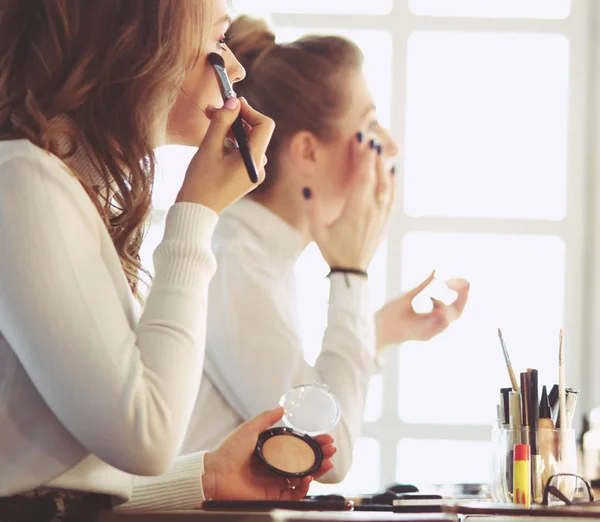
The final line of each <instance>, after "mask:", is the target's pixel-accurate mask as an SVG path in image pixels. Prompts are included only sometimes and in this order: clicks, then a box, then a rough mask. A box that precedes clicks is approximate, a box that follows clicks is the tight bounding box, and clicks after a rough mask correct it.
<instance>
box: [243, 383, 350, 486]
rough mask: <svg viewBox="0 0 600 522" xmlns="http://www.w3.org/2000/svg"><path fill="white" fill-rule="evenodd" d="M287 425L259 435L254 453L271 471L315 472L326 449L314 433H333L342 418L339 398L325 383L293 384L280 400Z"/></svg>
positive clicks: (297, 475) (298, 474)
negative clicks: (323, 448) (322, 447)
mask: <svg viewBox="0 0 600 522" xmlns="http://www.w3.org/2000/svg"><path fill="white" fill-rule="evenodd" d="M279 404H280V406H283V409H284V414H283V418H282V422H283V424H284V426H281V427H275V428H270V429H268V430H266V431H263V432H262V433H261V434H260V436H259V437H258V443H257V444H256V450H255V453H256V455H257V456H258V458H259V459H260V460H262V462H263V463H264V464H265V466H267V467H268V468H269V469H270V470H271V471H273V472H274V473H277V474H278V475H280V476H284V477H287V478H301V477H307V476H308V475H312V474H313V473H315V472H316V471H318V470H319V468H320V467H321V463H322V462H323V452H322V450H321V446H320V445H319V443H318V442H317V441H316V440H315V439H313V436H315V435H321V434H324V433H330V432H331V430H332V429H333V428H334V427H335V426H336V425H337V423H338V422H339V420H340V415H341V408H340V404H339V403H338V401H337V399H336V398H335V397H334V396H333V395H332V394H331V393H330V392H329V388H327V386H324V385H322V384H317V383H313V384H304V385H302V386H297V387H295V388H292V389H291V390H290V391H289V392H287V393H285V394H284V395H283V396H282V397H281V399H280V401H279Z"/></svg>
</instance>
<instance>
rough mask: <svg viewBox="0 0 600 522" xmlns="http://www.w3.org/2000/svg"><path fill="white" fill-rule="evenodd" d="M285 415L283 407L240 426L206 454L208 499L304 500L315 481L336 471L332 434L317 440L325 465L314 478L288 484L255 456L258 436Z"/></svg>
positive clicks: (205, 482) (204, 483)
mask: <svg viewBox="0 0 600 522" xmlns="http://www.w3.org/2000/svg"><path fill="white" fill-rule="evenodd" d="M282 416H283V408H276V409H274V410H270V411H267V412H264V413H262V414H260V415H258V416H257V417H255V418H254V419H252V420H249V421H248V422H245V423H244V424H242V425H241V426H239V427H238V428H237V429H236V430H235V431H234V432H232V433H231V435H229V437H227V438H226V439H225V440H224V441H223V443H222V444H221V445H220V446H219V447H218V448H217V449H216V450H214V451H211V452H210V453H208V454H207V455H206V457H205V461H204V467H205V475H204V477H203V479H202V482H203V485H204V491H205V496H206V499H207V500H208V499H212V500H300V499H302V498H304V497H305V496H306V494H307V492H308V488H309V486H310V483H311V481H312V480H313V478H319V477H320V476H322V475H324V474H325V473H327V472H328V471H330V470H331V469H332V468H333V463H332V462H331V457H332V456H333V455H334V453H335V451H336V448H335V446H334V445H333V438H332V437H331V436H330V435H319V436H318V437H315V439H316V441H317V442H318V443H319V444H320V445H321V448H322V450H323V464H322V465H321V469H320V470H319V472H318V473H316V474H315V475H314V476H312V477H305V478H303V479H289V483H288V481H287V480H286V479H285V478H284V477H280V476H278V475H276V474H275V473H273V472H271V471H269V470H268V469H267V468H266V467H265V466H264V464H263V463H262V462H260V461H259V460H258V458H256V457H255V455H254V448H255V447H256V443H257V441H258V436H259V435H260V434H261V433H262V432H263V431H265V430H267V429H269V428H270V427H271V426H272V425H273V424H275V423H276V422H277V421H279V420H280V419H281V417H282ZM290 486H292V487H293V489H292V487H290Z"/></svg>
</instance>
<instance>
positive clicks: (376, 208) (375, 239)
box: [305, 136, 395, 271]
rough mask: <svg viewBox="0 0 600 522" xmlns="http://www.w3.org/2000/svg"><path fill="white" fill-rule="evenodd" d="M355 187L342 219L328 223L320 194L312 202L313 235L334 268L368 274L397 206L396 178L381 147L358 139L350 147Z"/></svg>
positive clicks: (310, 206) (310, 200)
mask: <svg viewBox="0 0 600 522" xmlns="http://www.w3.org/2000/svg"><path fill="white" fill-rule="evenodd" d="M350 157H351V166H352V172H351V175H352V176H351V177H352V186H351V189H350V194H349V197H348V200H347V201H346V203H345V205H344V208H343V209H342V212H341V214H340V215H339V217H338V218H337V219H336V220H335V221H333V223H327V220H326V219H325V217H324V216H325V215H326V214H327V209H326V206H327V205H326V202H325V201H323V200H322V199H321V198H320V196H319V194H314V195H312V194H310V193H305V197H306V196H308V197H307V199H308V200H309V201H308V202H307V205H308V217H309V224H310V231H311V235H312V237H313V238H314V240H315V242H316V243H317V245H318V247H319V249H320V250H321V254H322V255H323V257H324V259H325V261H326V262H327V263H328V264H329V266H330V267H334V266H335V267H339V268H351V269H356V270H362V271H365V270H367V268H368V267H369V264H370V263H371V260H372V259H373V256H374V255H375V251H376V250H377V247H378V246H379V244H380V243H381V240H382V239H383V236H384V235H385V232H386V229H387V225H388V222H389V217H390V213H391V209H392V206H393V203H394V188H395V183H394V177H393V175H392V172H390V171H389V170H388V169H387V168H386V166H385V161H384V158H383V157H382V154H381V147H378V146H377V144H376V143H375V142H374V141H373V140H370V141H368V142H365V141H364V140H363V139H362V137H360V136H357V137H356V138H355V139H354V140H353V141H352V143H350Z"/></svg>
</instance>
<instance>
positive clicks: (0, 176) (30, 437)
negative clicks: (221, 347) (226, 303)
mask: <svg viewBox="0 0 600 522" xmlns="http://www.w3.org/2000/svg"><path fill="white" fill-rule="evenodd" d="M89 165H91V163H90V164H89ZM77 170H78V171H80V169H79V168H78V169H77ZM83 170H85V168H84V169H83ZM80 173H81V174H82V175H87V174H89V173H87V174H86V173H85V172H80ZM216 222H217V216H216V214H215V213H214V212H213V211H212V210H210V209H208V208H206V207H203V206H201V205H197V204H192V203H178V204H175V205H174V206H173V207H172V208H171V209H170V212H169V214H168V217H167V220H166V228H165V233H164V239H163V241H162V243H161V244H160V245H159V246H158V248H157V249H156V252H155V256H154V265H155V277H154V281H153V286H152V290H151V292H150V294H149V296H148V298H147V301H146V305H145V308H144V310H143V313H142V314H141V317H140V316H139V313H138V311H137V307H136V305H135V302H134V300H133V297H132V294H131V291H130V289H129V285H128V284H127V281H126V278H125V274H124V272H123V270H122V267H121V264H120V262H119V258H118V255H117V252H116V250H115V248H114V246H113V243H112V241H111V238H110V236H109V234H108V231H107V230H106V227H105V226H104V224H103V222H102V220H101V219H100V216H99V214H98V212H97V210H96V208H95V207H94V205H93V203H92V201H91V200H90V198H89V197H88V196H87V194H86V192H85V191H84V189H83V188H82V186H81V184H80V183H79V182H78V181H77V179H76V178H75V177H74V176H73V175H72V173H71V172H70V171H69V170H68V169H67V168H66V167H65V165H64V164H63V163H62V162H60V161H59V160H58V159H57V158H56V157H55V156H53V155H51V154H49V153H47V152H45V151H43V150H41V149H39V148H37V147H35V146H34V145H32V144H31V143H30V142H28V141H25V140H15V141H4V142H0V496H10V495H13V494H17V493H19V492H24V491H27V490H30V489H32V488H36V487H40V486H45V487H58V488H69V489H76V490H80V491H90V492H97V493H105V494H109V495H113V496H114V497H116V500H117V501H120V502H123V501H126V500H128V499H130V500H131V501H130V503H129V504H128V505H126V506H127V507H131V508H143V507H150V508H170V507H175V506H177V507H180V508H190V507H197V506H198V505H199V504H200V503H201V502H202V500H203V497H202V495H203V492H202V479H201V476H202V473H203V457H204V454H202V453H200V454H194V455H190V456H187V457H183V458H177V455H178V453H179V450H180V447H181V443H182V441H183V437H184V434H185V430H186V428H187V424H188V421H189V418H190V415H191V412H192V408H193V406H194V401H195V398H196V395H197V393H198V388H199V384H200V379H201V374H202V364H203V357H204V340H205V327H206V322H205V314H206V308H207V302H206V301H207V289H208V284H209V281H210V278H211V277H212V275H213V273H214V270H215V259H214V256H213V254H212V252H211V246H210V241H211V237H212V233H213V231H214V227H215V225H216ZM167 471H168V473H167V474H166V475H165V476H162V477H156V478H154V477H152V478H150V477H148V478H139V479H134V477H133V476H132V475H156V474H159V473H163V472H167ZM132 495H133V496H132Z"/></svg>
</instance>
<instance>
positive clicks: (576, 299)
mask: <svg viewBox="0 0 600 522" xmlns="http://www.w3.org/2000/svg"><path fill="white" fill-rule="evenodd" d="M257 3H258V2H257ZM265 14H266V13H265ZM598 16H599V15H598V6H597V5H596V3H595V2H594V1H593V0H573V2H572V5H571V12H570V14H569V16H568V17H567V18H565V19H535V18H527V19H525V18H523V19H516V18H515V19H510V18H505V19H500V18H493V19H492V18H466V17H456V18H450V17H426V16H416V15H414V14H413V13H412V12H411V10H410V6H409V1H408V0H395V1H394V2H393V7H392V9H391V11H390V12H389V13H388V14H385V15H381V14H375V15H368V14H360V15H352V14H339V13H330V14H291V13H271V14H270V20H271V22H272V24H273V25H274V27H276V29H277V30H279V31H281V30H283V31H285V30H286V29H289V28H292V29H293V28H302V29H304V30H309V31H311V32H323V31H324V30H325V31H329V32H330V31H332V30H334V31H335V30H339V31H340V32H342V33H343V32H344V31H347V30H372V31H382V32H385V33H387V34H388V35H389V36H390V37H391V39H392V52H393V56H392V71H391V83H392V90H393V96H392V99H391V104H392V106H391V116H392V117H391V118H390V119H391V125H390V127H391V131H392V134H393V135H394V137H395V138H396V139H397V141H398V142H399V143H400V144H402V143H404V142H405V137H406V136H405V132H406V125H405V123H406V113H407V108H406V97H407V92H406V86H407V77H406V74H407V45H408V41H409V38H410V35H411V34H414V33H416V32H418V31H433V32H456V33H473V32H477V33H523V34H558V35H563V36H564V37H566V38H567V39H568V41H569V45H570V79H569V104H568V105H569V122H568V144H567V150H568V154H567V157H568V166H567V172H568V175H567V204H566V208H567V213H566V216H565V218H564V219H562V220H559V221H549V220H548V221H546V220H521V219H510V220H509V219H482V218H444V217H412V216H408V215H407V214H406V213H405V212H404V208H403V201H402V198H399V199H398V203H397V206H398V208H397V212H396V214H395V216H394V219H393V222H392V226H391V228H390V233H389V236H388V237H389V240H388V242H387V267H386V268H387V274H386V280H387V283H386V290H387V295H388V297H390V298H391V297H394V296H397V295H398V293H399V292H400V291H401V290H405V289H406V288H403V273H402V270H403V267H402V263H401V260H402V251H401V249H402V238H404V237H405V236H406V235H407V234H409V233H412V232H443V233H461V234H464V233H467V234H469V233H472V234H499V235H517V236H519V235H536V236H537V235H541V236H556V237H558V238H561V239H562V240H563V241H564V243H565V282H564V284H565V295H564V310H565V313H564V323H563V324H564V328H565V331H566V332H567V339H566V342H567V343H568V346H569V348H570V349H569V358H570V361H571V363H570V364H569V365H568V367H567V371H568V381H569V382H570V383H573V385H574V386H577V387H579V388H580V389H581V391H582V394H581V401H582V402H581V404H580V407H581V410H580V411H585V410H587V409H589V408H590V407H592V406H593V405H594V404H595V401H597V400H598V399H600V383H597V381H598V380H597V379H596V378H595V377H594V376H595V375H597V373H595V372H596V370H597V369H600V351H597V352H599V353H595V352H594V350H593V346H594V343H592V342H591V341H592V340H593V339H598V340H600V326H596V325H595V322H594V321H593V320H592V317H593V316H592V313H593V311H594V310H596V311H600V297H593V296H600V288H596V289H595V290H596V291H595V292H594V294H593V296H592V295H591V294H589V293H586V292H585V290H586V288H591V283H592V282H593V277H592V276H593V270H591V269H590V268H591V261H592V259H599V260H600V246H599V242H598V241H594V240H593V239H594V238H593V237H592V236H591V228H590V227H589V226H588V225H589V222H588V219H589V218H590V217H591V215H592V214H591V210H592V207H593V201H599V199H598V196H600V194H597V195H593V194H591V193H590V192H589V190H588V189H589V186H590V185H589V183H590V169H589V167H590V163H589V161H590V157H591V156H590V153H591V150H593V146H592V145H593V144H592V141H591V137H592V136H593V135H594V134H595V133H594V126H595V121H593V119H592V118H591V117H590V115H591V107H593V104H592V96H593V92H592V85H593V83H592V81H593V79H594V78H593V76H594V74H593V73H596V71H597V67H596V66H595V64H593V63H592V59H593V53H592V51H593V46H594V41H593V36H594V35H593V34H592V26H593V23H594V20H596V19H597V18H598ZM398 166H399V167H400V169H399V171H400V172H399V178H400V179H402V174H403V168H402V162H400V163H399V165H398ZM596 169H600V165H597V166H596ZM597 190H598V189H597ZM400 192H401V189H400ZM592 198H594V199H593V200H592ZM599 219H600V218H596V221H597V222H598V220H599ZM597 224H598V225H600V222H598V223H597ZM590 245H591V247H590ZM592 256H594V257H592ZM596 285H600V283H596ZM516 298H518V296H516ZM401 349H402V348H400V350H401ZM399 358H400V351H399V349H391V350H388V352H387V354H386V361H385V369H384V371H383V375H382V381H381V382H379V383H378V385H380V386H381V387H382V390H381V391H382V396H383V398H384V399H383V401H382V403H381V405H380V407H381V415H376V418H374V419H373V418H372V419H367V421H366V422H365V426H364V429H363V437H364V438H365V439H366V440H365V441H364V444H365V445H366V446H367V447H371V448H372V447H374V446H373V445H372V443H373V442H374V441H377V442H378V443H379V444H378V446H377V448H378V451H376V452H375V451H374V452H373V457H374V458H377V459H378V460H379V466H378V467H379V481H378V484H377V487H381V486H383V485H386V484H391V483H394V482H396V481H397V478H398V465H399V464H398V462H397V458H396V456H397V454H398V443H399V441H400V440H402V439H416V440H423V439H440V440H444V441H450V442H444V444H446V445H448V444H450V446H452V442H451V441H455V442H456V443H458V444H460V441H473V442H477V441H479V442H486V441H488V440H489V436H490V427H489V425H484V424H480V425H464V424H437V425H435V426H433V425H430V424H419V423H407V422H403V421H402V419H400V417H399V415H398V401H399V400H402V398H400V399H399V398H398V395H399V394H398V365H399ZM590 360H591V361H592V362H593V364H589V361H590ZM584 361H585V362H584ZM456 364H464V363H463V362H461V361H458V360H457V361H456ZM474 371H476V369H475V368H474ZM474 392H476V391H475V390H474ZM416 395H417V396H416V397H405V398H404V400H418V391H416ZM463 400H467V401H468V399H464V398H463ZM450 451H452V449H450ZM357 464H358V463H357ZM448 479H449V480H450V479H453V480H457V479H460V480H464V481H469V477H468V476H467V477H464V476H460V474H455V475H452V474H450V475H449V476H448ZM353 486H355V485H352V486H349V487H348V488H347V490H348V491H349V490H351V489H353ZM361 486H362V488H363V491H364V490H365V489H369V487H367V488H365V485H364V484H362V485H361ZM343 489H344V488H343V487H342V490H343ZM371 489H376V488H371Z"/></svg>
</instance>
